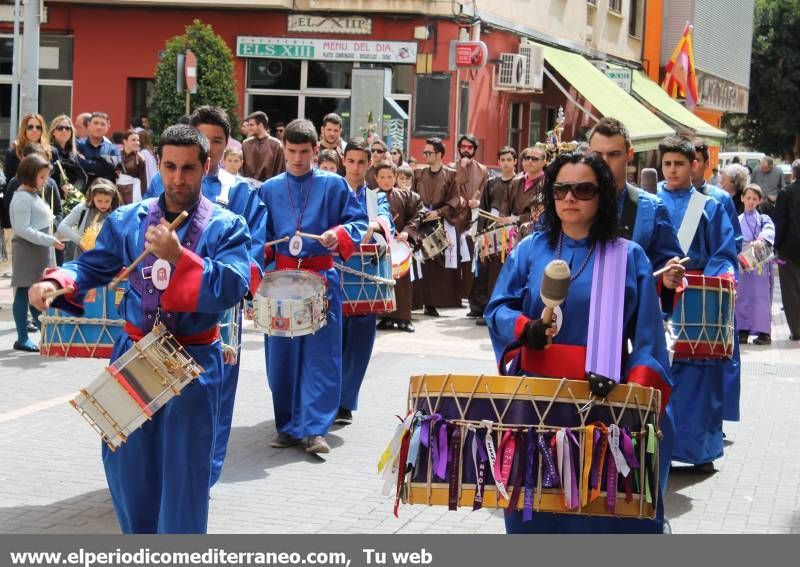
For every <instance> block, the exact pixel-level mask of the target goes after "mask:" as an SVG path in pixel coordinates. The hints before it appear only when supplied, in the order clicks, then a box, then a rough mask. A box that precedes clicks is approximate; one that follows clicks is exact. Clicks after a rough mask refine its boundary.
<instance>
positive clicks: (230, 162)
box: [222, 148, 244, 175]
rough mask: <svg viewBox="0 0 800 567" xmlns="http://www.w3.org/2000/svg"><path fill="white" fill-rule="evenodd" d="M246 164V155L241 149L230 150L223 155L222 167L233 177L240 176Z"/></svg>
mask: <svg viewBox="0 0 800 567" xmlns="http://www.w3.org/2000/svg"><path fill="white" fill-rule="evenodd" d="M243 164H244V154H242V150H241V149H239V148H228V149H226V150H225V152H224V153H223V154H222V167H224V168H225V171H227V172H228V173H230V174H231V175H239V172H240V171H241V170H242V165H243Z"/></svg>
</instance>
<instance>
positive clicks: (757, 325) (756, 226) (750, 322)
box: [736, 183, 775, 345]
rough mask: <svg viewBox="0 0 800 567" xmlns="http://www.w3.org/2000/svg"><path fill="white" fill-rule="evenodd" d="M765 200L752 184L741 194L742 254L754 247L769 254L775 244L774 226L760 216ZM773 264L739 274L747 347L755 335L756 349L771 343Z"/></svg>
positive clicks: (739, 311) (742, 337)
mask: <svg viewBox="0 0 800 567" xmlns="http://www.w3.org/2000/svg"><path fill="white" fill-rule="evenodd" d="M763 198H764V194H763V191H762V190H761V187H759V186H758V185H756V184H755V183H751V184H750V185H748V186H747V187H745V189H744V192H743V193H742V202H743V203H744V212H743V213H742V214H741V215H739V224H740V225H741V227H742V239H743V242H742V250H747V249H748V248H749V247H750V246H754V247H756V248H757V249H759V250H760V251H762V252H763V251H766V250H768V249H769V248H771V247H772V245H773V244H774V243H775V225H774V224H773V223H772V219H771V218H769V217H768V216H767V215H765V214H762V213H759V212H758V206H759V205H760V204H761V201H762V199H763ZM773 285H774V280H773V275H772V263H771V262H769V263H767V265H766V266H762V267H761V268H758V269H755V270H753V271H751V272H747V271H745V270H744V269H741V270H739V280H738V282H737V284H736V323H737V325H738V327H739V342H740V343H742V344H747V339H748V338H749V336H750V335H756V338H755V339H753V344H754V345H768V344H770V343H772V335H771V332H772V287H773Z"/></svg>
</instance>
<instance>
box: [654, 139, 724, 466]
mask: <svg viewBox="0 0 800 567" xmlns="http://www.w3.org/2000/svg"><path fill="white" fill-rule="evenodd" d="M659 153H660V155H661V168H662V172H663V174H664V177H665V179H666V183H665V184H664V185H662V186H661V187H659V190H658V196H659V197H660V198H661V199H662V201H664V204H665V205H666V207H667V210H668V211H669V214H670V218H671V219H672V224H673V225H674V226H676V227H680V228H679V229H678V239H679V241H681V247H682V249H683V250H684V252H685V254H686V255H687V256H689V257H690V258H691V260H690V261H689V264H688V266H687V269H688V270H689V271H694V272H695V273H702V274H703V275H706V276H720V277H723V278H729V279H733V280H735V277H736V271H737V265H738V263H737V258H736V241H735V235H734V231H733V227H732V226H731V222H730V220H729V217H728V215H727V214H726V212H725V210H724V208H723V206H722V205H720V204H719V202H718V201H717V200H716V199H713V198H710V197H706V196H703V195H701V194H699V193H698V192H697V191H696V190H695V189H694V187H692V181H691V171H692V165H693V162H694V161H695V149H694V145H693V144H692V142H691V140H687V139H685V138H681V137H675V136H671V137H668V138H665V139H664V140H663V141H662V143H661V144H660V145H659ZM694 207H700V211H699V215H687V210H689V209H692V208H694ZM685 218H686V220H687V223H686V226H683V222H684V219H685ZM692 218H694V219H695V220H694V223H693V224H690V222H691V219H692ZM735 342H736V340H735V339H734V343H735ZM724 370H725V363H724V361H723V360H714V359H711V360H703V359H676V360H674V361H673V364H672V378H673V381H674V383H675V385H674V388H673V393H672V408H673V412H674V414H675V427H676V431H677V435H676V439H675V447H674V450H673V453H672V458H673V459H674V460H677V461H681V462H685V463H689V464H692V465H695V468H696V470H698V472H712V471H713V470H714V468H713V463H712V461H714V460H715V459H718V458H720V457H721V456H722V452H723V443H722V419H723V375H724Z"/></svg>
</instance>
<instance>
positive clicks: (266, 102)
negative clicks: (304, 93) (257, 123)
mask: <svg viewBox="0 0 800 567" xmlns="http://www.w3.org/2000/svg"><path fill="white" fill-rule="evenodd" d="M299 98H300V97H299V96H297V95H288V96H285V95H251V97H250V108H249V112H255V111H257V110H260V111H262V112H266V113H267V116H268V117H269V123H270V124H276V123H278V122H283V123H284V124H288V123H289V122H291V121H292V120H294V119H295V118H297V116H298V99H299Z"/></svg>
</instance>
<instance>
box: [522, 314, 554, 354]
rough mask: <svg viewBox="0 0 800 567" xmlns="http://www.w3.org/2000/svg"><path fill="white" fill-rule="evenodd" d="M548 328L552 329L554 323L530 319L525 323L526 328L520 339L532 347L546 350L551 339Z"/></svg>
mask: <svg viewBox="0 0 800 567" xmlns="http://www.w3.org/2000/svg"><path fill="white" fill-rule="evenodd" d="M548 329H552V324H550V325H546V324H545V323H544V322H543V321H542V320H541V319H536V320H532V321H528V322H527V323H525V329H524V330H523V331H522V336H521V337H520V338H519V340H520V342H521V343H522V344H523V345H525V346H526V347H528V348H530V349H533V350H544V347H546V346H547V343H548V341H549V339H550V337H548V336H547V330H548Z"/></svg>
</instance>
